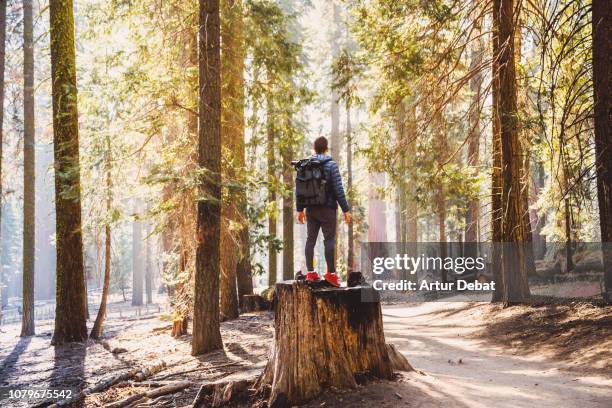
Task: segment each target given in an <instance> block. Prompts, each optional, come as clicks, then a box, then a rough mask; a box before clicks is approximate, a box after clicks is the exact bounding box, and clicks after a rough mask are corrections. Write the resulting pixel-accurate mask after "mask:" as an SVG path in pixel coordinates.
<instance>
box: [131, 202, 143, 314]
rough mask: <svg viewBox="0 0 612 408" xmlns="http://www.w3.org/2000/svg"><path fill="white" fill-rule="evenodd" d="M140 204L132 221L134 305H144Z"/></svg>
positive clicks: (135, 206) (135, 208) (136, 207)
mask: <svg viewBox="0 0 612 408" xmlns="http://www.w3.org/2000/svg"><path fill="white" fill-rule="evenodd" d="M139 210H140V206H139V205H138V204H135V205H134V214H135V217H136V218H135V219H134V220H133V221H132V306H142V303H143V302H142V289H143V283H144V276H143V275H144V274H143V259H142V255H143V253H142V222H141V221H140V220H139V219H138V215H139V214H138V212H139Z"/></svg>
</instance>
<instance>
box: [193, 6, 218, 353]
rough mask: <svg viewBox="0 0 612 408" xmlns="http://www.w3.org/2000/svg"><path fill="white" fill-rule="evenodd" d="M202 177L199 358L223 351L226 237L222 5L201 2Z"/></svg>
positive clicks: (195, 316) (197, 285)
mask: <svg viewBox="0 0 612 408" xmlns="http://www.w3.org/2000/svg"><path fill="white" fill-rule="evenodd" d="M199 5H200V7H199V15H200V23H199V34H198V35H199V50H200V52H199V72H200V84H199V92H198V94H199V103H198V107H199V120H200V126H199V137H198V150H199V154H198V164H199V166H200V169H201V171H202V174H201V175H200V177H201V181H200V184H199V190H200V191H199V192H200V194H199V196H198V217H197V221H198V226H197V236H196V243H197V248H196V270H195V296H194V306H193V307H194V309H193V339H192V348H191V352H192V354H193V355H198V354H203V353H207V352H209V351H213V350H217V349H220V348H222V347H223V343H222V341H221V332H220V329H219V272H220V271H219V269H220V268H219V263H220V259H219V258H220V234H221V219H220V216H221V208H220V206H221V180H220V175H221V55H220V54H221V52H220V37H221V33H220V31H221V27H220V16H219V0H208V1H206V0H200V3H199Z"/></svg>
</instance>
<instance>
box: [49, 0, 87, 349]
mask: <svg viewBox="0 0 612 408" xmlns="http://www.w3.org/2000/svg"><path fill="white" fill-rule="evenodd" d="M49 15H50V17H49V21H50V26H51V29H50V34H51V35H50V37H51V84H52V94H53V95H52V96H53V149H54V156H55V157H54V158H55V166H54V167H55V214H56V229H57V234H56V246H57V280H56V282H57V283H56V285H57V288H56V309H55V332H54V334H53V343H54V344H61V343H65V342H71V341H83V340H85V339H87V326H86V318H85V316H86V314H87V311H86V309H85V303H86V301H87V292H86V291H85V270H84V265H83V238H82V230H81V176H80V167H79V122H78V120H79V116H78V110H77V87H76V55H75V48H74V46H75V45H74V15H73V5H72V0H51V1H50V2H49Z"/></svg>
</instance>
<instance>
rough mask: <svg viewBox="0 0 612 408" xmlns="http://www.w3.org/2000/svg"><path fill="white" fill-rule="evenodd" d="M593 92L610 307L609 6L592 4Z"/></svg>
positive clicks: (611, 78) (611, 92)
mask: <svg viewBox="0 0 612 408" xmlns="http://www.w3.org/2000/svg"><path fill="white" fill-rule="evenodd" d="M592 10H593V16H592V21H593V28H592V30H593V90H594V101H595V152H596V159H595V160H596V166H597V193H598V194H597V195H598V200H599V225H600V228H601V241H602V245H603V246H604V258H603V261H604V283H605V293H604V297H605V299H606V301H607V302H608V303H612V248H611V246H612V160H610V153H611V152H612V123H611V122H610V116H611V115H612V73H611V72H610V67H611V66H612V40H611V38H612V3H610V2H609V1H607V0H593V6H592Z"/></svg>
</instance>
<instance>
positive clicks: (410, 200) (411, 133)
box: [396, 101, 418, 244]
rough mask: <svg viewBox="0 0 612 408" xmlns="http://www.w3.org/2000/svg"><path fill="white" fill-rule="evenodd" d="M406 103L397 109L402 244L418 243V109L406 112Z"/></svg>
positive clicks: (399, 239)
mask: <svg viewBox="0 0 612 408" xmlns="http://www.w3.org/2000/svg"><path fill="white" fill-rule="evenodd" d="M406 103H407V102H406V101H402V102H400V104H399V106H398V108H397V124H396V127H397V133H398V139H399V140H398V142H399V145H400V146H401V147H400V149H401V152H400V153H399V154H400V155H401V157H400V168H401V170H402V171H401V173H402V177H400V179H399V180H398V181H397V184H398V206H399V214H398V217H399V222H398V228H399V234H398V239H397V241H398V242H400V243H403V244H405V243H408V242H413V243H414V242H416V241H417V232H418V231H417V203H416V199H415V195H416V188H415V185H416V174H415V166H414V163H412V158H413V157H416V108H415V107H414V105H413V106H411V107H410V109H409V110H406Z"/></svg>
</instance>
